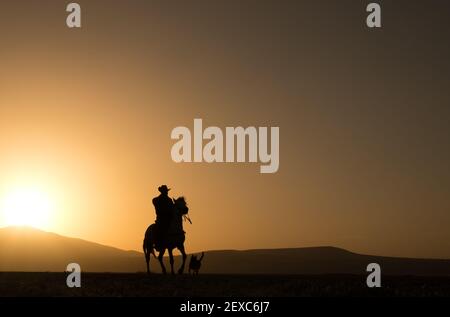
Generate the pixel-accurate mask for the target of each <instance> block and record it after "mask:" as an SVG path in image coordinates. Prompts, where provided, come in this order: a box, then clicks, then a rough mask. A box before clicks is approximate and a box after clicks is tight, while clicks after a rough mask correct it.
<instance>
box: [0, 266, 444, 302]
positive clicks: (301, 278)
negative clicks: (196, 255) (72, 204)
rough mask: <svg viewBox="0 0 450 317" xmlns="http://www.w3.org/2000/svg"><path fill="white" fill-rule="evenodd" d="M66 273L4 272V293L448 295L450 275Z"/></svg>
mask: <svg viewBox="0 0 450 317" xmlns="http://www.w3.org/2000/svg"><path fill="white" fill-rule="evenodd" d="M66 276H67V275H66V274H65V273H16V272H14V273H9V272H3V273H0V296H8V297H9V296H64V297H66V296H68V297H71V296H89V297H91V296H94V297H98V296H100V297H102V296H113V297H117V296H119V297H128V296H133V297H134V296H138V297H141V296H145V297H154V296H162V297H166V296H170V297H171V296H179V297H187V296H189V297H197V296H198V297H205V296H208V297H212V296H214V297H215V296H219V297H222V296H223V297H227V296H250V297H285V296H289V297H292V296H295V297H297V296H388V297H391V296H450V277H401V276H385V277H383V278H382V287H381V288H379V289H369V288H368V287H367V286H366V276H363V275H361V276H359V275H294V276H288V275H199V276H190V275H175V276H172V275H167V276H163V275H160V274H154V275H151V276H147V275H145V274H142V273H136V274H116V273H83V274H82V278H81V284H82V285H81V286H82V287H81V288H68V287H67V286H66Z"/></svg>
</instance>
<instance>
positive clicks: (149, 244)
mask: <svg viewBox="0 0 450 317" xmlns="http://www.w3.org/2000/svg"><path fill="white" fill-rule="evenodd" d="M153 243H154V241H153V225H151V226H150V227H148V229H147V231H146V232H145V238H144V243H143V245H142V248H143V249H144V254H145V256H146V257H147V256H150V254H153V256H154V257H155V258H156V254H155V249H154V247H153Z"/></svg>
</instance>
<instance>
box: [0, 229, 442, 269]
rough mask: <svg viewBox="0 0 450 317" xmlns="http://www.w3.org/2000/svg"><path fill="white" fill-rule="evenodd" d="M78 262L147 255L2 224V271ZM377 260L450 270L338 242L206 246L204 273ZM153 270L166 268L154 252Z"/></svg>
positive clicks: (95, 264)
mask: <svg viewBox="0 0 450 317" xmlns="http://www.w3.org/2000/svg"><path fill="white" fill-rule="evenodd" d="M188 260H189V259H188ZM165 261H166V265H167V259H165ZM175 261H176V263H175V265H176V266H177V267H178V266H179V265H180V263H181V258H180V257H179V256H176V257H175ZM73 262H74V263H78V264H80V266H81V267H82V270H83V271H85V272H144V271H145V261H144V256H143V254H142V253H141V252H138V251H134V250H122V249H119V248H116V247H111V246H107V245H103V244H100V243H96V242H90V241H87V240H84V239H80V238H72V237H65V236H62V235H59V234H56V233H53V232H46V231H42V230H39V229H35V228H29V227H7V228H0V271H57V272H62V271H64V270H65V268H66V266H67V264H69V263H73ZM372 262H375V263H378V264H380V265H381V267H382V272H383V273H385V274H392V275H445V276H447V275H450V260H448V259H418V258H401V257H387V256H373V255H364V254H358V253H354V252H351V251H348V250H346V249H343V248H338V247H334V246H319V247H303V248H277V249H270V248H267V249H248V250H233V249H229V250H210V251H205V259H204V261H203V266H202V270H201V273H210V274H341V273H342V274H367V272H366V267H367V265H368V264H369V263H372ZM151 269H152V271H155V272H159V271H160V268H159V263H157V260H156V259H155V258H153V257H152V259H151Z"/></svg>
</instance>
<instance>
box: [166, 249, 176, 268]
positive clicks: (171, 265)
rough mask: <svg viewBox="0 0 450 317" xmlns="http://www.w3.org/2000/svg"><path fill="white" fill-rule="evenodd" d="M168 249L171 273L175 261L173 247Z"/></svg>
mask: <svg viewBox="0 0 450 317" xmlns="http://www.w3.org/2000/svg"><path fill="white" fill-rule="evenodd" d="M168 251H169V259H170V271H171V272H172V274H175V272H174V270H173V263H174V262H175V261H174V260H173V249H170V248H169V249H168Z"/></svg>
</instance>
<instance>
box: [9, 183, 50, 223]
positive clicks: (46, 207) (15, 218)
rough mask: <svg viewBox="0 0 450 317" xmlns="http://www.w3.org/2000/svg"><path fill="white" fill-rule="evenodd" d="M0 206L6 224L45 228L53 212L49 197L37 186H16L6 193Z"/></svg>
mask: <svg viewBox="0 0 450 317" xmlns="http://www.w3.org/2000/svg"><path fill="white" fill-rule="evenodd" d="M0 207H1V210H0V211H1V215H2V218H3V221H2V223H3V224H4V225H6V226H30V227H35V228H39V229H46V228H47V227H48V226H49V225H50V221H51V217H52V213H53V205H52V202H51V200H50V198H49V197H48V195H46V193H45V192H43V191H41V190H39V189H37V188H18V189H14V190H12V191H10V192H9V193H6V195H5V196H4V197H3V201H2V204H1V206H0Z"/></svg>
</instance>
